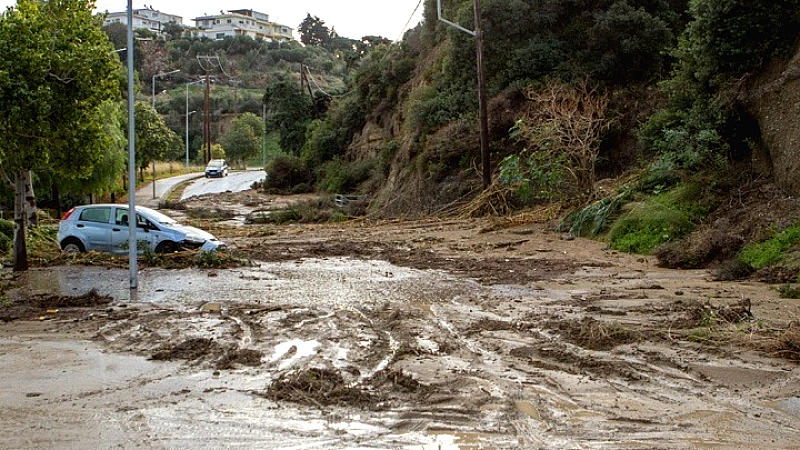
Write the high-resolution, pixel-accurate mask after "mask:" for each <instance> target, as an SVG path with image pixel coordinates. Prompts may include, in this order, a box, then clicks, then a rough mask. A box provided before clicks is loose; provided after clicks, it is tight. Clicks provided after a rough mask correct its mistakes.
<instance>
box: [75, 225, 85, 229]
mask: <svg viewBox="0 0 800 450" xmlns="http://www.w3.org/2000/svg"><path fill="white" fill-rule="evenodd" d="M75 226H76V227H77V228H83V225H81V224H78V225H75Z"/></svg>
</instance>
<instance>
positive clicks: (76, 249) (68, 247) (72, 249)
mask: <svg viewBox="0 0 800 450" xmlns="http://www.w3.org/2000/svg"><path fill="white" fill-rule="evenodd" d="M64 251H65V252H67V253H80V252H81V248H80V247H78V246H77V245H76V244H67V245H65V246H64Z"/></svg>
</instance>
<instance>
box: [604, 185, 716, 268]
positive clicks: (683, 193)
mask: <svg viewBox="0 0 800 450" xmlns="http://www.w3.org/2000/svg"><path fill="white" fill-rule="evenodd" d="M716 204H717V198H716V196H714V195H713V194H710V193H708V192H707V191H705V190H704V188H703V187H702V186H701V185H700V184H699V183H684V184H681V185H678V186H676V187H675V188H674V189H672V190H670V191H668V192H664V193H661V194H658V195H655V196H653V197H649V198H647V199H645V200H644V201H643V202H639V203H634V204H629V211H628V212H627V213H626V214H622V215H620V216H619V217H618V218H617V219H616V220H615V221H614V223H613V224H612V225H611V228H610V231H609V233H608V241H609V246H610V247H611V248H613V249H615V250H619V251H624V252H629V253H640V254H648V253H650V252H652V251H653V249H655V248H656V247H658V246H660V245H661V244H664V243H666V242H670V241H674V240H676V239H679V238H681V237H683V236H686V235H687V234H689V233H690V232H691V231H693V230H694V229H695V227H696V226H697V224H698V223H699V222H700V220H701V219H702V218H703V217H705V216H706V215H707V214H708V213H709V212H710V211H711V210H712V209H713V208H714V207H715V206H716Z"/></svg>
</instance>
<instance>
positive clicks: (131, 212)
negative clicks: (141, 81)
mask: <svg viewBox="0 0 800 450" xmlns="http://www.w3.org/2000/svg"><path fill="white" fill-rule="evenodd" d="M128 48H130V49H133V1H132V0H128ZM127 57H128V58H127V59H128V61H127V63H128V217H130V220H128V269H129V272H130V277H129V278H130V293H131V294H130V297H131V301H133V300H134V296H135V293H136V289H137V288H138V287H139V263H138V260H137V250H138V249H137V245H136V143H135V139H136V122H135V118H134V109H133V108H134V106H135V105H134V101H133V94H134V92H133V51H132V50H131V51H129V52H128V54H127Z"/></svg>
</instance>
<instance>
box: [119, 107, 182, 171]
mask: <svg viewBox="0 0 800 450" xmlns="http://www.w3.org/2000/svg"><path fill="white" fill-rule="evenodd" d="M135 120H136V161H137V162H138V163H139V170H140V178H143V177H144V176H143V172H142V171H143V170H144V169H145V168H146V167H147V166H149V165H150V163H152V162H155V161H161V160H163V159H164V158H165V157H166V156H167V155H169V154H170V153H171V151H177V150H176V149H177V148H178V147H180V145H181V140H180V138H179V137H178V135H177V134H175V132H174V131H172V130H171V129H169V127H168V126H167V124H166V123H164V118H163V117H161V115H160V114H158V113H157V112H156V110H155V109H153V107H152V106H151V105H150V103H147V102H136V116H135ZM126 125H127V124H126Z"/></svg>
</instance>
